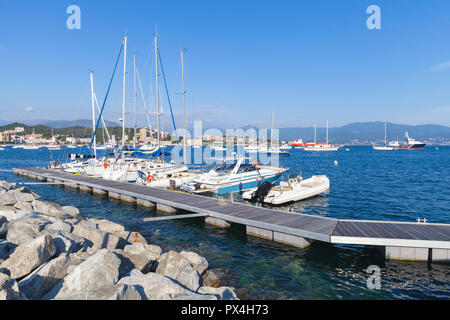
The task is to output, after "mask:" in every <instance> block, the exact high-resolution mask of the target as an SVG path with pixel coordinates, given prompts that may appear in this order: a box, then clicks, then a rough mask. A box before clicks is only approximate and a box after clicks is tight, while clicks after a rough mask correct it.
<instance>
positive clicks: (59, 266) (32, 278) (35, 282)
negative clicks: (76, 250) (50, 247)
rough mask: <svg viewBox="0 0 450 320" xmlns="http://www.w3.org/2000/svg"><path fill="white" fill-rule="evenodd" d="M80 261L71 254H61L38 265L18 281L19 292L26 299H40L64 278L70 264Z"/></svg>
mask: <svg viewBox="0 0 450 320" xmlns="http://www.w3.org/2000/svg"><path fill="white" fill-rule="evenodd" d="M81 262H83V260H81V259H78V258H76V257H74V256H72V255H67V254H62V255H60V256H59V257H57V258H54V259H52V260H50V261H49V262H47V263H45V264H44V265H42V266H40V267H39V268H37V269H36V270H35V271H34V272H33V273H31V274H30V275H29V276H28V277H26V278H25V279H23V280H22V281H20V282H19V289H20V292H22V293H23V294H25V295H26V296H27V298H28V299H32V300H37V299H40V298H42V297H43V296H44V295H45V294H46V293H47V292H48V291H49V290H50V289H52V288H53V287H54V286H55V285H56V284H57V283H58V282H59V281H61V280H62V279H64V277H65V276H66V275H67V273H68V269H69V267H70V266H77V265H79V264H80V263H81Z"/></svg>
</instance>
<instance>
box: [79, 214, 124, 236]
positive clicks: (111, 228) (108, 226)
mask: <svg viewBox="0 0 450 320" xmlns="http://www.w3.org/2000/svg"><path fill="white" fill-rule="evenodd" d="M87 221H88V222H91V223H93V224H95V226H96V228H97V229H99V230H102V231H105V232H110V233H114V234H115V235H118V236H121V235H122V234H124V232H125V227H124V226H122V225H120V224H118V223H115V222H112V221H109V220H106V219H93V218H91V219H88V220H87Z"/></svg>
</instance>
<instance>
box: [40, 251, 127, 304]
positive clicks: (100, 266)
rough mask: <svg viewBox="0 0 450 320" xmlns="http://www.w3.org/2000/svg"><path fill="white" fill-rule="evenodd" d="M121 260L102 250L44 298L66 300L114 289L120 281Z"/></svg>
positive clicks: (75, 269)
mask: <svg viewBox="0 0 450 320" xmlns="http://www.w3.org/2000/svg"><path fill="white" fill-rule="evenodd" d="M121 263H122V261H121V259H120V258H119V257H118V256H117V255H116V254H115V253H113V252H111V251H109V250H107V249H101V250H99V251H98V252H97V253H95V254H94V255H92V256H91V257H89V258H88V259H87V260H86V261H84V262H82V263H81V264H79V265H78V266H76V267H75V268H73V270H72V271H71V272H70V273H69V274H68V275H67V276H66V277H65V278H64V280H63V281H62V283H60V285H59V286H58V285H57V286H55V288H54V289H52V290H51V291H50V292H49V293H48V294H47V295H45V296H44V298H46V299H47V298H54V299H66V298H70V297H71V296H73V295H78V294H80V293H83V292H89V291H95V290H100V289H106V288H109V287H112V286H114V285H115V284H116V282H117V281H118V280H119V276H120V271H119V269H120V265H121Z"/></svg>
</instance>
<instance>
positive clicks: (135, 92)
mask: <svg viewBox="0 0 450 320" xmlns="http://www.w3.org/2000/svg"><path fill="white" fill-rule="evenodd" d="M133 65H134V135H133V148H136V126H137V123H136V99H137V91H136V53H133Z"/></svg>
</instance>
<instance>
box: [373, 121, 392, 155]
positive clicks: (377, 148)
mask: <svg viewBox="0 0 450 320" xmlns="http://www.w3.org/2000/svg"><path fill="white" fill-rule="evenodd" d="M393 149H394V148H393V147H390V146H388V145H387V140H386V122H385V123H384V145H382V146H375V145H374V146H373V150H378V151H390V150H393Z"/></svg>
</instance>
